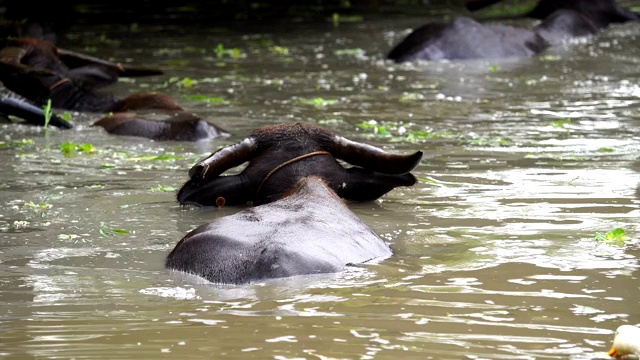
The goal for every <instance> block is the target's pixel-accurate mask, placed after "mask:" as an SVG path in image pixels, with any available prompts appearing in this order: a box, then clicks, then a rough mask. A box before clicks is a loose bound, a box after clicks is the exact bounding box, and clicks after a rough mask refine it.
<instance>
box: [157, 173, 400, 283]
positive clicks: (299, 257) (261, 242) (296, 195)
mask: <svg viewBox="0 0 640 360" xmlns="http://www.w3.org/2000/svg"><path fill="white" fill-rule="evenodd" d="M391 255H392V252H391V249H390V248H389V246H388V245H387V244H386V243H385V242H384V241H383V240H382V239H381V238H380V237H378V235H376V234H375V233H374V232H373V231H372V230H371V229H370V228H369V227H368V226H367V225H366V224H365V223H363V222H362V221H361V220H360V219H359V218H358V217H357V216H356V215H355V214H354V213H353V212H351V210H349V208H348V207H347V206H346V205H345V203H344V201H343V200H342V199H340V198H339V197H338V196H337V195H336V194H335V193H334V192H333V191H332V190H331V189H330V188H329V186H328V185H327V184H326V183H325V182H324V181H323V180H322V179H320V178H318V177H305V178H302V179H301V180H299V181H298V183H297V184H296V185H295V186H294V188H293V189H292V190H291V191H290V193H289V194H288V195H287V196H286V197H284V198H282V199H280V200H278V201H275V202H272V203H269V204H264V205H260V206H256V207H252V208H249V209H246V210H244V211H241V212H239V213H236V214H234V215H231V216H226V217H222V218H218V219H216V220H214V221H212V222H210V223H208V224H205V225H202V226H200V227H198V228H196V229H195V230H193V231H191V232H189V233H188V234H187V235H186V236H185V237H184V238H182V240H180V241H179V242H178V244H177V245H176V246H175V248H174V249H173V250H172V251H171V253H169V255H168V256H167V259H166V263H165V265H166V267H167V268H168V269H172V270H177V271H181V272H185V273H189V274H194V275H198V276H200V277H202V278H205V279H207V280H208V281H211V282H214V283H225V284H244V283H250V282H256V281H262V280H267V279H274V278H282V277H290V276H296V275H310V274H322V273H335V272H340V271H343V270H344V269H345V268H346V267H347V266H349V265H352V264H362V263H365V262H369V261H372V260H382V259H385V258H388V257H390V256H391Z"/></svg>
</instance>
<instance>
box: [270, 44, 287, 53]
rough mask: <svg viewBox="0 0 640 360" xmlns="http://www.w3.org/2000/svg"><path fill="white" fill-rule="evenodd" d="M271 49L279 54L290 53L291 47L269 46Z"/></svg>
mask: <svg viewBox="0 0 640 360" xmlns="http://www.w3.org/2000/svg"><path fill="white" fill-rule="evenodd" d="M269 51H271V52H272V53H274V54H278V55H289V48H288V47H285V46H269Z"/></svg>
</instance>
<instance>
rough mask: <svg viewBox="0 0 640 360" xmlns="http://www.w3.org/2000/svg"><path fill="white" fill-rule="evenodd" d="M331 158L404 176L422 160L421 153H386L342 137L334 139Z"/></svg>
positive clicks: (384, 172)
mask: <svg viewBox="0 0 640 360" xmlns="http://www.w3.org/2000/svg"><path fill="white" fill-rule="evenodd" d="M330 152H331V153H332V154H333V156H335V157H336V158H338V159H342V160H344V161H346V162H348V163H350V164H352V165H356V166H360V167H363V168H365V169H368V170H371V171H375V172H380V173H383V174H406V173H408V172H410V171H411V170H413V169H414V168H415V167H416V166H418V164H419V163H420V160H421V159H422V151H416V152H415V153H413V154H410V155H398V154H391V153H388V152H386V151H384V150H382V149H380V148H377V147H375V146H371V145H367V144H363V143H359V142H355V141H352V140H349V139H346V138H343V137H342V136H336V137H335V138H334V143H333V148H332V149H331V151H330Z"/></svg>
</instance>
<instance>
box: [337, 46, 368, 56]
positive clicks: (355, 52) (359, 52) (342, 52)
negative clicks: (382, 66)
mask: <svg viewBox="0 0 640 360" xmlns="http://www.w3.org/2000/svg"><path fill="white" fill-rule="evenodd" d="M333 53H334V54H336V55H337V56H353V57H362V56H364V54H365V51H364V50H363V49H360V48H355V49H339V50H336V51H334V52H333Z"/></svg>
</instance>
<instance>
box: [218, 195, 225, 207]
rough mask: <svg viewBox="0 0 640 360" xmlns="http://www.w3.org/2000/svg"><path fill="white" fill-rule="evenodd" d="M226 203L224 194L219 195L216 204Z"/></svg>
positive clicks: (219, 205) (221, 205) (220, 205)
mask: <svg viewBox="0 0 640 360" xmlns="http://www.w3.org/2000/svg"><path fill="white" fill-rule="evenodd" d="M225 203H226V200H225V199H224V198H223V197H222V196H218V198H217V199H216V206H217V207H223V206H224V204H225Z"/></svg>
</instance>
